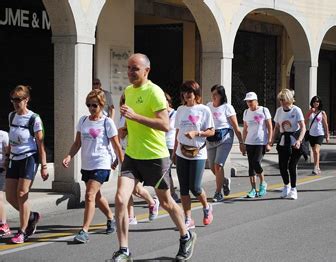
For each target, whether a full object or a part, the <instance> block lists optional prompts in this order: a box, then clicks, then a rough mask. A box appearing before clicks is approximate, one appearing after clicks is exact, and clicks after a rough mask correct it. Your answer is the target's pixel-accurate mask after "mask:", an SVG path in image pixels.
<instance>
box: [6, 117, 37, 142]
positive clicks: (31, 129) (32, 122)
mask: <svg viewBox="0 0 336 262" xmlns="http://www.w3.org/2000/svg"><path fill="white" fill-rule="evenodd" d="M14 117H15V111H13V112H11V113H10V115H9V126H13V127H21V128H25V129H28V130H29V133H30V135H31V136H32V137H34V136H35V132H34V125H35V119H36V117H38V114H35V113H34V114H32V115H31V116H30V118H29V121H28V126H20V125H14V124H13V120H14Z"/></svg>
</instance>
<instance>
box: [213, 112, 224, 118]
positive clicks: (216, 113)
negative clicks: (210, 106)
mask: <svg viewBox="0 0 336 262" xmlns="http://www.w3.org/2000/svg"><path fill="white" fill-rule="evenodd" d="M213 115H214V118H216V119H219V118H220V116H221V115H222V113H221V112H214V113H213Z"/></svg>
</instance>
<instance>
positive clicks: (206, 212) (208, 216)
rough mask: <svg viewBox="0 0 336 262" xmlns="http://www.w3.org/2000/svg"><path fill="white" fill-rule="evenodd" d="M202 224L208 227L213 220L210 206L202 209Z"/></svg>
mask: <svg viewBox="0 0 336 262" xmlns="http://www.w3.org/2000/svg"><path fill="white" fill-rule="evenodd" d="M203 214H204V217H203V224H204V225H210V224H211V223H212V220H213V215H212V205H211V204H209V208H203Z"/></svg>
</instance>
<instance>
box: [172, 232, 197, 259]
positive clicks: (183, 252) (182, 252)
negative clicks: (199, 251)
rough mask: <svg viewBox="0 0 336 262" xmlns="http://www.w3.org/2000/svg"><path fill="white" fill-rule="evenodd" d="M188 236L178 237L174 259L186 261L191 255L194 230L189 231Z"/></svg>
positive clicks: (194, 235)
mask: <svg viewBox="0 0 336 262" xmlns="http://www.w3.org/2000/svg"><path fill="white" fill-rule="evenodd" d="M189 234H190V238H189V239H188V240H183V239H180V248H179V251H178V252H177V255H176V258H175V259H176V261H187V260H188V259H190V258H191V257H192V254H193V251H194V246H195V242H196V239H197V235H196V233H195V232H191V231H189Z"/></svg>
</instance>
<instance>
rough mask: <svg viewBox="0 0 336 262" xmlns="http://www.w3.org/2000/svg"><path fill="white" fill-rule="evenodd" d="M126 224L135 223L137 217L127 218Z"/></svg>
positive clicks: (136, 222)
mask: <svg viewBox="0 0 336 262" xmlns="http://www.w3.org/2000/svg"><path fill="white" fill-rule="evenodd" d="M128 224H129V225H137V224H138V220H137V218H136V217H135V216H134V217H130V218H128Z"/></svg>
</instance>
